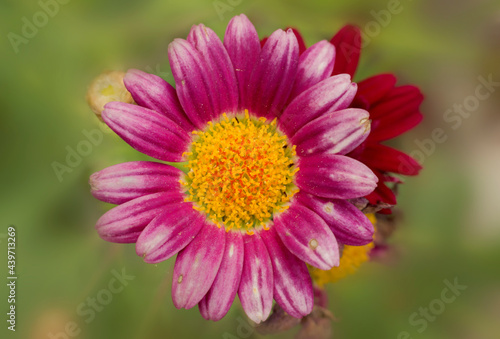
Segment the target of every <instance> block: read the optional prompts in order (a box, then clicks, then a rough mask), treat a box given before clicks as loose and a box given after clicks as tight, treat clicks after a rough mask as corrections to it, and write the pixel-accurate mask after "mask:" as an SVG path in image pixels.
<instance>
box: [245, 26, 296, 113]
mask: <svg viewBox="0 0 500 339" xmlns="http://www.w3.org/2000/svg"><path fill="white" fill-rule="evenodd" d="M298 61H299V47H298V43H297V38H296V37H295V35H294V34H293V32H292V30H288V31H287V32H285V31H283V30H281V29H280V30H277V31H275V32H274V33H273V34H271V36H270V37H269V39H268V40H267V42H266V44H265V46H264V47H263V48H262V51H261V52H260V56H259V59H258V60H257V63H256V64H255V66H254V69H253V71H252V75H251V77H250V82H249V85H248V89H247V90H248V91H247V94H246V95H245V101H244V102H243V108H248V109H249V111H250V112H251V113H254V114H256V115H258V116H263V117H266V118H268V119H273V118H275V117H277V116H279V115H280V114H281V112H282V110H283V108H284V107H285V104H286V103H287V100H288V97H289V95H290V92H291V91H292V87H293V82H294V81H295V77H296V75H297V65H298Z"/></svg>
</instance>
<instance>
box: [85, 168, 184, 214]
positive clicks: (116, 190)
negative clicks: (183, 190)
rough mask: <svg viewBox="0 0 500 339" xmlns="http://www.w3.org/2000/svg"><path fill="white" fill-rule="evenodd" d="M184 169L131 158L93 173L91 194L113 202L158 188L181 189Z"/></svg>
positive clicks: (163, 190)
mask: <svg viewBox="0 0 500 339" xmlns="http://www.w3.org/2000/svg"><path fill="white" fill-rule="evenodd" d="M181 174H182V172H181V171H180V170H179V169H177V168H175V167H172V166H170V165H166V164H160V163H157V162H151V161H132V162H126V163H122V164H118V165H114V166H110V167H107V168H105V169H103V170H102V171H99V172H96V173H94V174H92V175H91V176H90V186H91V192H92V195H93V196H94V197H95V198H96V199H99V200H101V201H105V202H108V203H110V204H122V203H124V202H127V201H129V200H132V199H136V198H139V197H142V196H144V195H148V194H153V193H157V192H165V191H173V190H179V189H180V184H179V180H180V177H181Z"/></svg>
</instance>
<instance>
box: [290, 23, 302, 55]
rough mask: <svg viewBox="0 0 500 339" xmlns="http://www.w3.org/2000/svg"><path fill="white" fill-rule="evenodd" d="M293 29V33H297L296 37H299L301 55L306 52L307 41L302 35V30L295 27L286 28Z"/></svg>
mask: <svg viewBox="0 0 500 339" xmlns="http://www.w3.org/2000/svg"><path fill="white" fill-rule="evenodd" d="M288 29H291V30H292V32H293V34H295V37H296V38H297V42H298V44H299V55H301V54H302V53H304V52H305V51H306V49H307V46H306V42H305V41H304V38H303V37H302V34H300V32H299V31H298V30H297V29H295V28H293V27H287V28H286V30H288Z"/></svg>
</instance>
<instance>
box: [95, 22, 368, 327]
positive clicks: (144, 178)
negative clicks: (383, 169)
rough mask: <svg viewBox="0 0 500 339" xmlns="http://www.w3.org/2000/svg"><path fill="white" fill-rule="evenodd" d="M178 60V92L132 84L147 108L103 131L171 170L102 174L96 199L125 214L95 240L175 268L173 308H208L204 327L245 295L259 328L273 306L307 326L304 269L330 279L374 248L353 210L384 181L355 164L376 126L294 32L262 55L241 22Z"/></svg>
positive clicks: (107, 116) (328, 64) (128, 80)
mask: <svg viewBox="0 0 500 339" xmlns="http://www.w3.org/2000/svg"><path fill="white" fill-rule="evenodd" d="M168 54H169V59H170V64H171V68H172V72H173V76H174V80H175V85H176V86H175V89H174V88H173V87H172V86H171V85H170V84H168V83H167V82H165V81H164V80H162V79H161V78H159V77H157V76H155V75H151V74H146V73H144V72H141V71H138V70H130V71H128V72H127V74H126V76H125V78H124V83H125V86H126V88H127V90H128V91H129V92H130V93H131V94H132V97H133V99H134V101H135V102H136V103H137V105H132V104H126V103H121V102H111V103H109V104H107V105H106V106H105V109H104V111H103V113H102V117H103V119H104V121H105V122H106V124H107V125H108V126H109V127H110V128H111V129H113V130H114V131H115V132H116V133H117V134H118V135H119V136H121V137H122V138H123V139H124V140H125V141H126V142H127V143H128V144H130V145H131V146H132V147H133V148H135V149H136V150H138V151H140V152H142V153H144V154H146V155H149V156H151V157H154V158H156V159H158V160H162V161H166V162H170V164H165V163H158V162H149V161H136V162H129V163H124V164H118V165H114V166H111V167H108V168H106V169H104V170H102V171H100V172H97V173H95V174H93V175H92V176H91V179H90V182H91V186H92V193H93V195H94V196H95V197H96V198H98V199H100V200H102V201H105V202H109V203H113V204H118V205H119V206H117V207H115V208H113V209H112V210H110V211H108V212H107V213H105V214H104V215H103V216H102V217H101V218H100V219H99V220H98V222H97V225H96V228H97V231H98V233H99V235H100V236H101V237H102V238H103V239H105V240H108V241H113V242H121V243H136V252H137V254H138V255H139V256H141V257H143V258H144V260H145V261H146V262H148V263H158V262H161V261H164V260H166V259H168V258H170V257H172V256H174V255H175V254H178V255H177V259H176V262H175V267H174V271H173V282H172V298H173V301H174V305H175V306H176V307H177V308H191V307H193V306H196V305H198V306H199V309H200V312H201V314H202V315H203V317H205V318H206V319H212V320H219V319H221V318H222V317H223V316H224V315H225V314H226V313H227V311H228V310H229V308H230V306H231V304H232V302H233V300H234V297H235V295H236V293H238V295H239V298H240V300H241V304H242V306H243V309H244V310H245V312H246V313H247V315H248V316H249V317H250V318H251V319H252V320H253V321H255V322H257V323H259V322H261V321H263V320H265V319H266V318H267V317H268V316H269V314H270V311H271V307H272V303H273V299H274V300H276V302H277V303H278V304H279V305H280V306H281V307H282V308H283V309H284V310H285V311H286V312H287V313H288V314H290V315H292V316H294V317H297V318H300V317H303V316H305V315H307V314H309V313H310V312H311V311H312V307H313V298H314V297H313V286H312V281H311V277H310V275H309V272H308V268H307V265H306V263H307V264H309V265H312V266H314V267H317V268H320V269H324V270H327V269H331V268H332V267H334V266H338V264H339V246H338V242H341V243H343V244H350V245H364V244H367V243H369V242H371V241H372V235H373V225H372V224H371V223H370V221H369V220H368V219H367V218H366V217H365V216H364V214H363V213H362V212H361V211H359V210H358V209H357V208H356V207H354V206H353V205H352V204H351V203H349V202H348V201H347V199H352V198H357V197H363V196H366V195H367V194H369V193H370V192H372V191H373V189H374V188H375V187H376V184H377V180H378V179H377V177H376V176H375V175H374V174H373V173H372V171H371V170H370V169H369V168H368V167H367V166H365V165H363V164H362V163H361V162H359V161H357V160H355V159H352V158H350V157H347V156H346V154H348V153H350V152H352V151H353V150H354V149H355V148H356V147H358V146H359V145H360V144H361V143H362V142H363V141H364V140H366V138H367V136H368V134H369V131H370V122H369V120H368V113H367V112H366V111H365V110H363V109H358V108H348V107H349V106H350V105H351V102H352V100H353V98H354V96H355V94H356V85H355V84H354V83H352V82H351V80H350V76H349V75H345V74H342V75H337V76H331V73H332V71H333V65H334V59H335V52H334V47H333V45H331V44H330V43H328V42H327V41H321V42H319V43H317V44H315V45H313V46H311V47H310V48H309V49H307V50H306V51H305V52H304V53H302V54H301V55H300V56H299V43H298V41H297V38H296V36H295V34H294V33H293V31H292V30H288V31H283V30H277V31H276V32H274V33H273V34H272V35H271V36H270V37H269V39H268V40H267V41H266V43H265V44H264V45H263V46H262V47H261V44H260V41H259V38H258V35H257V32H256V30H255V28H254V26H253V25H252V24H251V23H250V21H249V20H248V19H247V18H246V16H244V15H240V16H237V17H234V18H233V19H232V20H231V22H230V23H229V25H228V27H227V30H226V34H225V37H224V42H221V40H220V39H219V38H218V37H217V35H216V34H215V33H214V32H213V31H212V30H211V29H209V28H207V27H205V26H203V25H198V26H194V27H193V28H192V30H191V32H190V33H189V36H188V38H187V40H182V39H176V40H174V42H172V43H171V44H170V46H169V49H168ZM173 162H178V163H180V164H178V165H176V167H174V166H172V163H173ZM178 168H183V169H184V171H181V170H180V169H178Z"/></svg>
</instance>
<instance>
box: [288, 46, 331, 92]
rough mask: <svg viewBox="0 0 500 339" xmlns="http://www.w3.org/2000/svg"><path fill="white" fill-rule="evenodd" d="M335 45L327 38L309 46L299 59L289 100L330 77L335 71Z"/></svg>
mask: <svg viewBox="0 0 500 339" xmlns="http://www.w3.org/2000/svg"><path fill="white" fill-rule="evenodd" d="M334 62H335V47H334V46H333V45H332V44H331V43H329V42H328V41H326V40H323V41H320V42H318V43H316V44H314V45H312V46H311V47H309V48H308V49H307V50H306V51H305V52H304V53H303V54H302V55H301V56H300V59H299V65H298V70H297V78H296V79H295V84H294V85H293V90H292V94H291V95H290V98H289V101H291V99H293V98H295V97H296V96H297V95H299V94H300V93H302V92H303V91H305V90H306V89H308V88H309V87H311V86H313V85H316V84H317V83H318V82H320V81H322V80H325V79H326V78H328V77H329V76H330V75H331V74H332V71H333V64H334Z"/></svg>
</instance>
